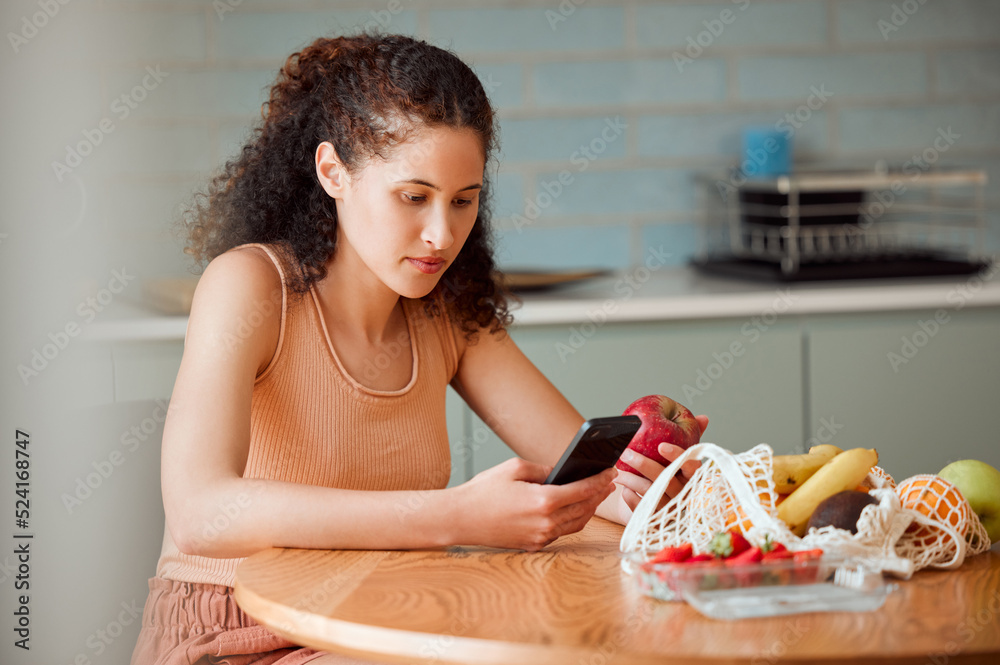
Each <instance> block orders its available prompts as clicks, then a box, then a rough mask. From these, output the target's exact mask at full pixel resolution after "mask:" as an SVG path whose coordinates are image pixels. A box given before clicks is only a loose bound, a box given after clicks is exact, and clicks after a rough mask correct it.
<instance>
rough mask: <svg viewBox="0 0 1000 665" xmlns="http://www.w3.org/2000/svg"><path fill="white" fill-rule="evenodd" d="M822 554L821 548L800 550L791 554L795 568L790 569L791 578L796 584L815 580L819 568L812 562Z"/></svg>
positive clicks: (809, 582)
mask: <svg viewBox="0 0 1000 665" xmlns="http://www.w3.org/2000/svg"><path fill="white" fill-rule="evenodd" d="M822 556H823V550H820V549H815V550H802V551H799V552H795V553H794V554H792V560H793V561H794V562H795V568H794V570H793V571H792V578H793V579H794V580H795V583H796V584H811V583H813V582H815V581H816V577H817V575H818V574H819V569H818V568H817V567H816V566H815V565H814V564H813V562H814V561H816V560H817V559H819V558H820V557H822Z"/></svg>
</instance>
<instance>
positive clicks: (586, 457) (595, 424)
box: [545, 416, 642, 485]
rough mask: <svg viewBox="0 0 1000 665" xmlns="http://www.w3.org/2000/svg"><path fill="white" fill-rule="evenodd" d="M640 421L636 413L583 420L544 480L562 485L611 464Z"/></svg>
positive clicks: (547, 483) (612, 464) (630, 438)
mask: <svg viewBox="0 0 1000 665" xmlns="http://www.w3.org/2000/svg"><path fill="white" fill-rule="evenodd" d="M641 425H642V420H640V419H639V416H611V417H609V418H592V419H590V420H588V421H587V422H585V423H583V425H582V426H581V427H580V430H579V431H578V432H577V433H576V436H575V437H573V441H572V443H570V444H569V447H568V448H567V449H566V452H564V453H563V456H562V457H561V458H559V462H558V463H557V464H556V466H555V468H554V469H552V473H550V474H549V477H548V478H546V479H545V484H546V485H565V484H566V483H571V482H573V481H575V480H581V479H582V478H589V477H590V476H594V475H597V474H598V473H600V472H601V471H604V470H605V469H607V468H610V467H612V466H614V465H615V462H617V461H618V458H619V457H621V455H622V453H623V452H625V449H626V448H628V444H629V443H630V442H631V441H632V437H633V436H635V433H636V432H638V431H639V427H640V426H641Z"/></svg>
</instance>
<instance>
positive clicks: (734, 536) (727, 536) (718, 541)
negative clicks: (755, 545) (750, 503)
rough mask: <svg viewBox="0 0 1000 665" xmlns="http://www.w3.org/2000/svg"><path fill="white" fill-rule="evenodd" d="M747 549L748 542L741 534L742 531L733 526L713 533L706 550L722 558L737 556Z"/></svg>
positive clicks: (748, 546)
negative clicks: (727, 529)
mask: <svg viewBox="0 0 1000 665" xmlns="http://www.w3.org/2000/svg"><path fill="white" fill-rule="evenodd" d="M748 549H750V543H748V542H747V539H746V538H745V537H744V536H743V532H742V531H740V530H739V529H735V528H734V529H730V530H729V531H725V532H720V533H717V534H715V535H714V536H712V540H711V541H710V542H709V543H708V550H709V551H710V552H711V553H712V554H714V555H716V556H718V557H721V558H723V559H729V558H730V557H734V556H738V555H740V554H742V553H743V552H746V551H747V550H748Z"/></svg>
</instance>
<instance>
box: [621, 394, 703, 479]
mask: <svg viewBox="0 0 1000 665" xmlns="http://www.w3.org/2000/svg"><path fill="white" fill-rule="evenodd" d="M622 415H624V416H639V419H640V420H641V421H642V425H641V426H640V427H639V431H638V432H636V433H635V436H634V437H632V441H631V443H629V444H628V447H629V448H631V449H632V450H634V451H636V452H637V453H640V454H642V455H645V456H646V457H648V458H649V459H651V460H655V461H657V462H659V463H660V464H663V465H667V464H670V462H668V461H667V460H665V459H664V458H663V456H662V455H660V452H659V451H658V450H657V448H659V446H660V444H661V443H663V442H667V443H672V444H674V445H675V446H680V447H681V448H684V449H685V450H686V449H688V448H690V447H691V446H693V445H694V444H696V443H698V441H699V440H700V439H701V425H700V424H699V423H698V420H697V419H696V418H695V417H694V414H692V413H691V412H690V411H689V410H688V409H687V407H685V406H683V405H682V404H679V403H678V402H675V401H674V400H672V399H670V398H669V397H664V396H663V395H647V396H646V397H642V398H640V399H637V400H636V401H634V402H632V403H631V404H629V406H628V408H627V409H625V412H624V413H623V414H622ZM615 467H616V468H618V469H621V470H622V471H629V472H631V473H634V474H636V475H640V476H641V475H642V474H641V473H639V472H638V471H636V470H635V469H633V468H632V467H631V466H629V465H628V464H626V463H625V462H623V461H621V460H618V463H617V464H615Z"/></svg>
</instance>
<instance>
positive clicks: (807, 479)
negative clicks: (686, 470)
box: [622, 395, 1000, 575]
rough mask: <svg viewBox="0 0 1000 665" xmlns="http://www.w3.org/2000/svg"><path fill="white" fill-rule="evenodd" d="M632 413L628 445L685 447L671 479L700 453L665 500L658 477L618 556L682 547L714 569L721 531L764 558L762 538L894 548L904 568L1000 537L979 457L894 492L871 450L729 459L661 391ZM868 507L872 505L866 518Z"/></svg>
mask: <svg viewBox="0 0 1000 665" xmlns="http://www.w3.org/2000/svg"><path fill="white" fill-rule="evenodd" d="M629 412H631V413H634V414H635V415H638V416H639V417H640V418H641V419H642V420H643V428H642V429H641V430H640V432H641V433H642V436H641V437H640V436H638V435H637V437H636V439H635V440H633V443H632V444H630V447H633V448H637V449H638V448H641V451H640V452H643V453H644V454H646V455H647V456H650V452H649V451H653V450H656V448H657V446H658V445H659V442H662V441H667V442H670V443H674V444H676V445H678V446H680V447H681V448H684V449H685V453H684V454H683V455H682V456H681V457H680V458H678V460H676V461H675V462H674V464H673V468H674V471H673V472H672V473H670V474H669V475H670V476H671V477H672V476H674V475H676V473H677V472H678V471H679V468H680V466H682V465H683V464H684V462H687V461H688V460H690V459H699V458H700V459H701V460H702V467H701V468H699V469H698V471H697V472H695V474H694V476H693V477H692V478H691V479H690V481H689V482H688V483H687V484H686V485H685V486H684V488H683V489H682V490H681V492H680V493H679V494H678V495H677V496H675V497H673V499H672V500H671V501H669V502H668V503H666V505H664V504H663V503H662V502H661V499H662V498H663V495H664V493H665V491H666V486H667V483H668V482H669V481H670V479H671V478H670V477H665V476H667V475H668V474H666V473H664V474H662V476H661V478H659V479H657V481H655V482H654V485H653V487H651V488H650V489H649V490H648V491H647V492H646V494H645V496H644V499H643V502H642V503H640V505H639V506H638V507H637V508H636V512H635V514H634V515H633V518H632V521H631V522H630V524H629V525H628V527H627V528H626V532H625V534H624V535H623V538H622V549H623V551H625V552H640V551H644V552H647V553H649V552H657V554H655V555H654V557H653V560H656V558H657V557H660V558H663V557H666V558H670V557H682V556H683V555H684V552H685V551H686V552H688V556H687V557H686V558H685V559H684V561H685V562H687V561H690V562H692V563H694V564H698V563H699V562H700V563H706V562H707V563H711V562H712V561H715V562H716V564H717V563H718V561H720V560H721V561H726V558H725V557H719V555H718V554H713V553H712V551H711V548H710V543H709V541H710V540H712V541H714V538H715V537H718V532H719V531H725V532H726V533H729V534H733V533H739V534H740V537H741V538H742V537H743V536H744V535H745V536H746V538H749V539H750V541H751V548H750V549H755V550H758V551H759V553H760V555H761V559H760V560H761V561H763V560H764V556H763V555H764V545H763V543H766V542H769V541H768V539H770V540H771V541H773V542H777V541H779V540H780V541H784V545H782V546H781V547H782V548H784V547H786V546H787V548H789V549H792V550H807V549H810V548H812V547H815V546H816V545H820V546H822V547H824V548H826V547H827V546H828V545H829V547H830V550H829V551H831V552H835V553H840V552H841V550H842V549H843V548H847V549H850V550H851V551H852V552H853V553H854V554H859V548H860V550H864V551H865V552H867V553H868V554H869V555H871V556H873V557H876V558H878V557H880V556H882V555H884V556H886V557H890V558H891V557H892V552H893V550H895V552H896V557H897V559H896V561H902V562H903V563H906V562H910V564H912V565H911V566H910V571H912V570H919V569H921V568H924V567H926V566H936V567H940V568H952V567H954V566H957V565H960V564H961V562H962V560H964V557H965V556H966V555H968V554H976V553H979V552H982V551H985V550H986V549H988V548H989V546H990V540H991V539H992V540H997V539H1000V517H995V515H994V514H993V513H991V512H990V511H991V510H993V506H997V505H1000V471H997V470H996V469H993V468H992V467H990V466H989V465H986V464H983V463H982V462H976V461H972V460H965V461H963V462H957V463H955V464H953V465H949V467H946V468H945V469H944V470H942V471H941V473H940V474H938V475H920V476H914V477H912V478H908V479H906V480H905V481H903V482H901V483H900V484H899V486H898V487H896V484H895V482H894V481H893V479H892V477H891V476H890V475H889V474H887V473H886V472H885V471H884V470H882V469H881V468H880V467H879V466H877V465H878V461H879V458H878V454H877V452H876V451H875V450H873V449H866V448H854V449H849V450H841V449H840V448H837V447H836V446H832V445H821V446H815V447H813V448H811V449H810V450H809V452H808V453H806V454H802V455H772V454H771V450H770V448H769V447H768V446H766V445H764V444H761V445H759V446H756V447H754V448H753V449H751V450H749V451H746V452H745V453H738V454H733V453H731V452H729V451H726V450H724V449H721V448H719V447H718V446H715V445H713V444H700V443H699V442H698V438H697V436H694V433H700V428H698V427H697V422H696V421H695V419H694V416H692V415H691V413H690V411H689V410H687V409H686V408H684V407H683V406H681V405H679V404H677V403H676V402H674V401H673V400H670V399H669V398H666V397H663V396H661V395H652V396H648V397H644V398H642V399H640V400H637V401H636V402H635V403H633V404H632V405H631V406H630V407H629V411H626V413H629ZM692 446H696V448H697V449H696V450H690V448H691V447H692ZM663 462H664V463H665V464H670V463H669V462H667V461H666V460H663ZM952 481H954V482H952ZM984 487H985V488H986V489H983V488H984ZM876 490H878V491H876ZM886 490H892V492H886ZM896 499H898V503H896ZM869 505H871V506H874V511H875V512H870V513H868V517H866V518H865V520H862V519H861V518H862V515H863V513H865V508H866V507H868V506H869ZM894 516H895V517H894ZM900 517H901V518H904V519H912V520H913V521H912V523H911V524H910V526H909V527H908V529H907V531H906V533H904V534H903V535H902V536H901V537H900V536H899V530H898V529H897V530H895V531H893V530H892V529H891V522H892V520H893V519H896V518H900ZM991 519H993V520H995V521H994V522H991V521H990V520H991ZM632 522H635V524H633V523H632ZM984 524H986V525H987V528H984V526H983V525H984ZM859 529H860V533H859ZM744 540H745V539H744ZM753 544H758V545H760V547H758V548H754V547H752V545H753ZM665 546H668V547H665ZM688 548H690V549H688ZM886 548H888V549H886ZM747 551H750V550H747ZM695 552H698V553H695ZM886 552H888V554H886ZM746 556H747V557H750V558H753V557H756V556H757V554H756V553H750V554H747V555H746ZM706 557H708V558H706ZM904 559H905V561H903V560H904ZM910 564H908V565H910ZM886 565H888V564H886ZM897 572H902V573H903V574H905V575H908V572H905V571H902V570H897Z"/></svg>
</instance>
